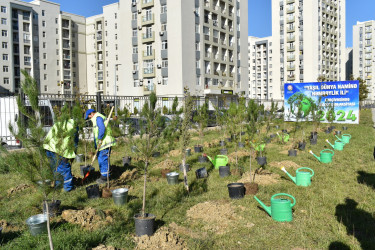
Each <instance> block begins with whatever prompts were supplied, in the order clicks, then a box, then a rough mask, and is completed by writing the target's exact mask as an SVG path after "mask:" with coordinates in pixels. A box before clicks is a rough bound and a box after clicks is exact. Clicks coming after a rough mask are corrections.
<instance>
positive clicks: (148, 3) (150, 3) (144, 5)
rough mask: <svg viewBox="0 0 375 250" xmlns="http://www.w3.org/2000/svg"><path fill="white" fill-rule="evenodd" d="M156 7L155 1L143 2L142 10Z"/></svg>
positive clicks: (147, 0) (145, 0) (144, 0)
mask: <svg viewBox="0 0 375 250" xmlns="http://www.w3.org/2000/svg"><path fill="white" fill-rule="evenodd" d="M153 6H154V0H142V9H144V8H149V7H153Z"/></svg>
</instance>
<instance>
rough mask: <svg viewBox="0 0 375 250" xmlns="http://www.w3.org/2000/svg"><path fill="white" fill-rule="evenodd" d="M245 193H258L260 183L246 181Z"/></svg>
mask: <svg viewBox="0 0 375 250" xmlns="http://www.w3.org/2000/svg"><path fill="white" fill-rule="evenodd" d="M244 186H245V195H254V194H256V193H258V184H257V183H254V182H252V183H250V182H245V183H244Z"/></svg>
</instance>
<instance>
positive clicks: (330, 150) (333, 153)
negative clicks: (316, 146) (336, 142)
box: [320, 148, 335, 156]
mask: <svg viewBox="0 0 375 250" xmlns="http://www.w3.org/2000/svg"><path fill="white" fill-rule="evenodd" d="M325 151H329V152H331V153H332V156H334V155H335V152H334V151H333V150H332V149H328V148H327V149H323V150H322V151H320V154H322V152H325Z"/></svg>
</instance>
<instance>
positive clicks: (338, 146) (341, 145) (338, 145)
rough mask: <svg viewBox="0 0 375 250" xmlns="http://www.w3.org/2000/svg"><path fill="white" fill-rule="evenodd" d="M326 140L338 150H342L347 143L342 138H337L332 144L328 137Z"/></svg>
mask: <svg viewBox="0 0 375 250" xmlns="http://www.w3.org/2000/svg"><path fill="white" fill-rule="evenodd" d="M326 142H328V144H329V145H331V147H332V148H333V149H334V150H338V151H342V150H343V149H344V146H345V143H343V142H342V141H340V140H336V141H335V144H334V145H332V144H331V143H330V142H329V141H328V139H326Z"/></svg>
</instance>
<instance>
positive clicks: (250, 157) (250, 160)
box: [250, 149, 251, 182]
mask: <svg viewBox="0 0 375 250" xmlns="http://www.w3.org/2000/svg"><path fill="white" fill-rule="evenodd" d="M250 182H251V149H250Z"/></svg>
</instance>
